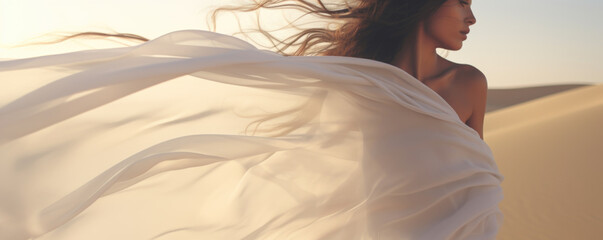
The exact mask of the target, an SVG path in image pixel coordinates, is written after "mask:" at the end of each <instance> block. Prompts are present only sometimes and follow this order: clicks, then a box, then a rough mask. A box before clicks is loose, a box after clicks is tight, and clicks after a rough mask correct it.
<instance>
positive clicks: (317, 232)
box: [0, 30, 503, 240]
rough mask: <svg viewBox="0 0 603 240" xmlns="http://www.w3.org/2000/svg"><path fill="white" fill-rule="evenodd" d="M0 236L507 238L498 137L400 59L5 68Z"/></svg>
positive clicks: (176, 50) (192, 43)
mask: <svg viewBox="0 0 603 240" xmlns="http://www.w3.org/2000/svg"><path fill="white" fill-rule="evenodd" d="M0 81H1V83H0V84H1V88H0V89H2V90H1V91H2V92H1V94H0V107H1V108H0V158H1V159H0V164H1V165H0V171H1V174H0V178H1V180H2V181H0V187H1V188H0V191H1V192H0V193H1V195H2V197H1V198H0V239H30V238H31V239H62V240H64V239H430V240H433V239H494V236H495V235H496V233H497V230H498V227H499V226H500V224H501V221H502V215H501V212H500V211H499V209H498V203H499V201H500V200H501V199H502V190H501V187H500V183H501V181H502V179H503V177H502V176H501V175H500V173H499V172H498V169H497V167H496V164H495V162H494V159H493V158H492V154H491V152H490V149H489V148H488V146H487V145H486V144H485V143H484V142H483V141H482V140H481V139H480V138H479V135H478V134H477V133H476V132H475V131H474V130H473V129H471V128H469V127H468V126H466V125H465V124H464V123H463V122H461V121H460V120H459V118H458V117H457V115H456V114H455V112H454V110H453V109H452V108H451V107H450V106H449V105H448V104H447V103H446V101H444V100H443V99H442V98H441V97H440V96H439V95H438V94H436V93H435V92H434V91H432V90H431V89H430V88H428V87H427V86H425V85H423V84H422V83H421V82H419V81H418V80H417V79H415V78H413V77H412V76H410V75H409V74H407V73H405V72H404V71H402V70H401V69H399V68H396V67H394V66H391V65H388V64H384V63H381V62H377V61H372V60H366V59H358V58H349V57H325V56H321V57H311V56H308V57H283V56H280V55H278V54H275V53H272V52H268V51H263V50H258V49H256V48H255V47H253V46H252V45H250V44H248V43H246V42H244V41H242V40H239V39H236V38H234V37H230V36H226V35H221V34H217V33H212V32H205V31H194V30H190V31H178V32H173V33H170V34H167V35H164V36H162V37H159V38H157V39H155V40H152V41H150V42H147V43H145V44H142V45H139V46H134V47H124V48H113V49H103V50H89V51H81V52H73V53H68V54H59V55H50V56H42V57H35V58H28V59H20V60H10V61H0Z"/></svg>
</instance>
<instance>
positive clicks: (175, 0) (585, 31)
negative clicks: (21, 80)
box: [0, 0, 603, 88]
mask: <svg viewBox="0 0 603 240" xmlns="http://www.w3.org/2000/svg"><path fill="white" fill-rule="evenodd" d="M231 1H232V0H170V1H149V0H103V1H96V0H95V1H93V0H52V1H51V0H0V58H14V57H20V56H26V55H28V54H29V55H32V53H28V54H24V53H23V52H24V51H25V50H23V49H21V50H15V49H7V48H6V47H5V46H7V45H10V44H17V43H20V42H23V41H25V40H27V39H30V38H32V37H35V36H38V35H42V34H45V33H49V32H54V31H73V32H77V31H104V30H108V29H113V30H116V31H118V32H126V33H135V34H139V35H142V36H145V37H148V38H155V37H158V36H160V35H163V34H166V33H169V32H172V31H176V30H183V29H207V27H206V16H205V14H206V13H207V12H208V10H209V8H210V6H216V5H219V4H227V3H229V2H231ZM473 11H474V13H475V15H476V18H477V24H476V25H474V26H472V27H471V33H470V34H469V39H468V40H467V41H465V44H464V47H463V49H461V50H460V51H458V52H450V53H449V55H448V59H450V60H452V61H456V62H461V63H468V64H471V65H474V66H476V67H477V68H479V69H481V70H482V71H483V72H484V73H485V74H486V76H487V77H488V82H489V86H490V87H491V88H506V87H523V86H537V85H550V84H566V83H570V84H572V83H603V61H601V59H600V58H601V57H603V46H602V45H601V44H602V43H603V27H601V24H602V23H603V1H602V0H573V1H561V0H505V1H494V0H474V1H473ZM223 25H224V22H221V26H223Z"/></svg>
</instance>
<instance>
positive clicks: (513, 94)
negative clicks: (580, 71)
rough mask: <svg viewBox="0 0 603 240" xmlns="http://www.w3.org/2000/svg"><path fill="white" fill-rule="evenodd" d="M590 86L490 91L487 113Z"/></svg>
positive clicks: (557, 86) (558, 86) (538, 87)
mask: <svg viewBox="0 0 603 240" xmlns="http://www.w3.org/2000/svg"><path fill="white" fill-rule="evenodd" d="M584 86H589V85H588V84H564V85H551V86H536V87H525V88H509V89H488V103H487V105H486V112H491V111H495V110H498V109H502V108H506V107H509V106H512V105H516V104H520V103H523V102H527V101H530V100H534V99H537V98H541V97H544V96H547V95H551V94H555V93H559V92H563V91H567V90H570V89H574V88H578V87H584Z"/></svg>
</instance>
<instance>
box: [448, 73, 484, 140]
mask: <svg viewBox="0 0 603 240" xmlns="http://www.w3.org/2000/svg"><path fill="white" fill-rule="evenodd" d="M455 64H456V63H455ZM454 69H455V71H454V72H455V74H454V77H453V80H452V85H454V88H455V89H456V91H457V93H460V94H461V96H462V97H461V98H462V101H463V102H464V103H465V106H466V108H467V112H468V113H469V114H467V115H465V117H464V119H462V120H463V121H465V124H467V125H468V126H469V127H471V128H473V129H474V130H475V131H476V132H477V133H478V134H479V136H480V137H481V138H482V139H483V123H484V115H485V114H486V98H487V92H488V82H487V80H486V76H485V75H484V73H482V71H480V70H479V69H477V68H476V67H474V66H471V65H468V64H456V65H455V66H454Z"/></svg>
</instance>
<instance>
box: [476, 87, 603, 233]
mask: <svg viewBox="0 0 603 240" xmlns="http://www.w3.org/2000/svg"><path fill="white" fill-rule="evenodd" d="M489 92H490V93H491V92H496V91H493V90H491V91H489ZM502 92H504V94H498V95H497V94H491V96H492V95H494V96H492V97H494V98H491V99H494V100H492V102H491V103H489V104H490V105H498V106H499V108H498V109H496V110H492V109H491V111H490V112H489V113H487V114H486V119H485V126H484V139H485V141H486V142H487V143H488V144H489V145H490V147H491V149H492V152H493V153H494V158H495V159H496V162H497V163H498V166H499V169H500V171H501V173H502V174H503V175H504V176H505V180H504V181H503V183H502V187H503V191H504V194H505V197H504V200H503V201H502V202H501V204H500V208H501V210H502V211H503V214H504V223H503V226H502V228H501V229H500V233H499V235H498V239H501V240H503V239H504V240H507V239H514V240H520V239H530V240H536V239H601V238H602V237H603V205H602V204H603V177H602V176H603V173H602V170H603V84H599V85H592V86H569V87H568V85H566V86H546V87H537V88H524V89H515V90H512V89H506V90H504V91H499V93H502ZM505 96H506V98H505ZM517 96H520V97H517ZM518 99H523V100H524V102H521V101H518ZM497 101H498V102H497ZM505 104H506V105H505ZM500 106H502V107H500Z"/></svg>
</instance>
